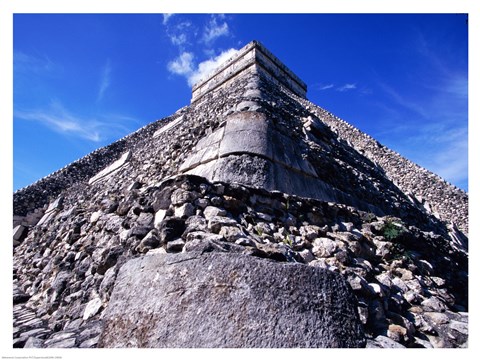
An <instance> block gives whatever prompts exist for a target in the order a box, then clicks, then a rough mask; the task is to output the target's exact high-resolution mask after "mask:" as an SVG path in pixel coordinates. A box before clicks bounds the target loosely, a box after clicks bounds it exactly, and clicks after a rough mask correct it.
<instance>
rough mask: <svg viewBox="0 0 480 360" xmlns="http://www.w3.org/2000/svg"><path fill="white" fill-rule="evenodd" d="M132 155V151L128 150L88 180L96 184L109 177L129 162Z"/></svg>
mask: <svg viewBox="0 0 480 360" xmlns="http://www.w3.org/2000/svg"><path fill="white" fill-rule="evenodd" d="M130 156H131V152H130V151H127V152H126V153H124V154H123V155H122V156H121V157H120V158H119V159H118V160H116V161H114V162H113V163H112V164H110V165H109V166H107V167H106V168H105V169H103V170H102V171H100V172H99V173H98V174H97V175H95V176H93V177H92V178H90V180H88V183H89V184H90V185H91V184H95V183H96V182H98V181H100V180H103V179H104V178H107V177H108V176H109V175H112V173H114V172H115V171H117V170H118V169H120V168H121V167H122V166H123V165H125V164H126V163H127V161H128V160H130Z"/></svg>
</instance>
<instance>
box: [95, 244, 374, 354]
mask: <svg viewBox="0 0 480 360" xmlns="http://www.w3.org/2000/svg"><path fill="white" fill-rule="evenodd" d="M127 284H128V286H127ZM99 345H100V346H102V347H363V346H365V339H364V335H363V333H362V330H361V326H360V322H359V319H358V316H357V314H356V308H355V304H354V300H353V297H352V293H351V290H350V288H349V287H348V285H347V284H346V283H345V281H344V280H343V279H342V278H341V277H340V276H338V275H337V274H334V273H332V272H329V271H325V270H321V269H316V268H312V267H307V266H304V265H299V264H280V263H275V262H272V261H268V260H264V259H258V258H255V257H251V256H246V255H243V256H239V255H235V256H232V255H230V254H221V253H210V254H203V255H200V254H199V253H184V254H175V255H170V254H167V255H155V256H144V257H142V258H139V259H135V260H131V261H129V262H128V263H126V264H125V265H124V267H123V268H122V269H121V270H120V273H119V275H118V280H117V282H116V285H115V289H114V291H113V294H112V297H111V299H110V302H109V305H108V308H107V310H106V313H105V315H104V328H103V331H102V334H101V336H100V341H99Z"/></svg>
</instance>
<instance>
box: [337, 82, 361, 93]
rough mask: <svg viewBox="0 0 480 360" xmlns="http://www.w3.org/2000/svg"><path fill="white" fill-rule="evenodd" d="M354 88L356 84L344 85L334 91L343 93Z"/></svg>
mask: <svg viewBox="0 0 480 360" xmlns="http://www.w3.org/2000/svg"><path fill="white" fill-rule="evenodd" d="M356 88H357V84H345V85H341V86H338V87H337V88H335V90H337V91H340V92H344V91H349V90H354V89H356Z"/></svg>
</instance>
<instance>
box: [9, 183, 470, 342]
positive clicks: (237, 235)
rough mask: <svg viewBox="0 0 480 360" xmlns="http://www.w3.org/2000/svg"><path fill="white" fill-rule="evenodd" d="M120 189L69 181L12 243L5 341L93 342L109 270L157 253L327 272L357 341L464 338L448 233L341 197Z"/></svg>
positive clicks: (233, 188) (462, 262)
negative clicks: (345, 286)
mask: <svg viewBox="0 0 480 360" xmlns="http://www.w3.org/2000/svg"><path fill="white" fill-rule="evenodd" d="M117 180H118V179H117ZM119 186H120V188H118V189H112V188H109V187H103V188H102V191H95V192H93V191H91V188H87V187H85V188H83V189H80V188H77V189H75V190H74V191H72V192H71V193H70V194H67V195H66V196H65V200H64V201H63V202H60V201H56V202H54V203H52V206H51V208H52V211H53V214H54V216H52V217H51V218H49V219H48V220H47V221H46V222H45V223H44V224H43V225H41V226H37V227H35V229H34V230H33V231H30V232H29V234H28V236H27V238H26V239H25V240H24V241H23V242H22V243H21V244H20V245H19V246H18V247H17V248H16V249H15V256H14V271H13V275H14V288H15V293H14V319H15V320H14V346H15V347H23V346H35V347H96V346H97V344H98V341H99V338H100V336H101V334H102V331H103V329H104V323H103V321H104V319H105V314H106V313H105V311H107V309H108V306H109V301H110V298H111V295H112V291H113V289H114V288H115V286H116V281H117V277H118V273H119V270H120V268H122V266H123V265H124V264H127V263H128V261H129V260H130V259H132V258H138V257H141V256H145V255H144V254H146V256H157V255H155V254H159V253H160V254H161V253H165V252H166V253H169V254H172V255H174V254H177V253H179V252H181V253H187V254H192V253H195V254H199V253H210V252H221V253H224V254H230V255H231V256H234V257H239V256H238V255H239V254H244V255H248V256H253V257H256V258H260V259H270V260H272V261H277V262H280V263H296V264H298V265H301V266H313V267H320V268H322V269H325V270H328V271H333V272H336V273H338V274H341V275H342V276H343V277H344V279H345V280H346V281H347V282H348V283H349V286H350V288H351V289H352V291H353V294H354V296H355V298H356V301H357V304H356V307H357V311H358V314H359V321H360V322H361V324H362V327H363V331H364V332H365V334H366V336H367V340H368V346H372V347H402V346H407V347H458V346H465V345H466V341H467V322H468V314H467V313H465V311H468V275H467V269H468V265H467V259H466V255H465V253H463V252H461V251H458V250H456V249H455V248H454V247H452V246H451V245H450V241H449V240H448V239H447V238H444V237H442V236H439V235H436V234H433V233H431V232H425V231H421V230H420V229H418V228H416V227H415V226H412V225H411V224H408V223H407V222H403V221H402V220H400V219H398V218H392V217H377V216H375V215H373V214H371V213H366V212H361V211H358V210H357V209H355V208H353V207H348V206H345V205H340V204H333V203H327V202H322V201H318V200H313V199H305V198H300V197H297V196H292V195H288V194H282V193H280V192H268V191H266V190H262V189H255V188H248V187H245V186H241V185H235V184H228V183H219V182H217V183H210V182H208V181H207V180H206V179H203V178H199V177H194V176H180V177H176V178H172V179H170V180H167V181H164V182H163V183H161V184H159V185H157V186H153V185H151V186H140V187H138V188H131V187H130V185H129V183H128V182H126V181H123V182H121V185H119ZM68 198H71V199H76V200H77V201H76V202H72V201H69V199H68ZM82 199H83V200H82ZM87 199H88V201H87ZM54 204H55V206H53V205H54ZM179 259H181V257H179ZM302 264H303V265H302ZM152 276H153V274H152ZM165 281H168V280H165ZM290 281H291V282H293V283H294V282H295V281H296V279H295V278H294V277H293V278H291V279H290ZM119 284H120V285H119V286H123V285H122V284H121V283H119ZM168 286H173V287H175V286H180V284H179V283H178V282H174V283H171V284H169V285H168ZM292 286H294V285H292ZM123 287H124V286H123ZM181 294H182V292H181V291H179V292H178V293H177V295H175V293H172V295H171V296H181ZM130 296H133V297H135V296H137V294H135V293H130ZM178 299H181V297H179V298H178ZM172 304H180V302H175V301H174V302H173V303H172ZM184 304H185V303H184ZM185 305H186V304H185ZM171 310H172V311H175V310H174V308H171ZM305 316H307V317H308V316H309V315H308V312H307V313H305ZM291 328H292V331H294V330H293V329H295V324H292V325H291ZM127 330H128V329H126V331H127ZM130 330H131V331H135V329H134V327H132V328H131V329H130ZM130 330H128V331H130ZM310 330H311V329H309V331H310ZM319 331H320V330H319ZM112 336H113V335H112ZM145 336H147V337H148V336H152V334H151V333H149V332H147V333H145ZM178 336H181V335H180V334H179V335H178ZM245 336H247V337H248V335H247V334H245ZM265 336H266V335H265ZM171 341H183V340H181V339H175V337H173V338H172V340H171ZM265 341H267V340H265ZM204 345H205V346H208V344H204Z"/></svg>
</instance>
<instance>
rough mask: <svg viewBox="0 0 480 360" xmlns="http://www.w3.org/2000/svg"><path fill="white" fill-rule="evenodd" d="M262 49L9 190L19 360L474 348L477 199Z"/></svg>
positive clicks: (252, 47)
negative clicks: (332, 109)
mask: <svg viewBox="0 0 480 360" xmlns="http://www.w3.org/2000/svg"><path fill="white" fill-rule="evenodd" d="M306 94H307V86H306V84H305V83H304V82H303V81H302V80H300V79H299V78H298V77H297V76H296V75H295V74H294V73H293V72H292V71H291V70H290V69H288V68H287V67H286V66H285V65H284V64H283V63H282V62H281V61H280V60H279V59H277V58H276V57H275V56H274V55H273V54H272V53H271V52H270V51H268V50H267V49H266V48H265V47H264V46H263V45H262V44H260V43H259V42H257V41H253V42H251V43H249V44H247V45H246V46H245V47H243V48H242V49H240V50H239V51H238V52H237V53H236V55H235V56H233V57H232V58H231V59H229V60H228V61H227V62H226V63H225V64H223V65H222V66H220V67H219V68H218V69H216V70H215V71H214V72H213V73H212V74H211V75H210V76H209V77H208V78H206V79H204V80H202V81H201V82H199V83H198V84H196V85H195V86H194V87H193V88H192V100H191V104H190V105H188V106H185V107H183V108H181V109H179V110H178V111H177V112H176V113H175V114H173V115H171V116H169V117H167V118H165V119H161V120H158V121H155V122H153V123H151V124H149V125H147V126H145V127H143V128H141V129H139V130H138V131H136V132H135V133H133V134H130V135H128V136H126V137H125V138H123V139H120V140H118V141H116V142H114V143H113V144H111V145H109V146H106V147H104V148H101V149H98V150H97V151H95V152H93V153H91V154H89V155H87V156H86V157H84V158H82V159H79V160H78V161H76V162H74V163H72V164H70V165H68V166H66V167H65V168H63V169H61V170H59V171H57V172H55V173H53V174H51V175H49V176H47V177H46V178H44V179H42V180H40V181H38V182H37V183H35V184H32V185H30V186H28V187H26V188H24V189H21V190H19V191H17V192H15V193H14V197H13V212H14V224H13V227H14V231H13V263H14V267H13V304H14V305H13V347H27V348H28V347H39V348H65V347H77V348H94V347H156V348H164V347H230V348H231V347H269V348H271V347H275V348H277V347H380V348H385V347H467V346H468V195H467V194H466V193H465V192H463V191H462V190H460V189H458V188H456V187H454V186H452V185H450V184H448V183H446V182H445V181H444V180H442V179H441V178H440V177H438V176H437V175H435V174H433V173H431V172H429V171H428V170H426V169H423V168H421V167H419V166H417V165H416V164H414V163H412V162H410V161H408V160H407V159H405V158H403V157H402V156H400V155H399V154H397V153H395V152H393V151H391V150H390V149H388V148H386V147H385V146H383V145H381V144H380V143H379V142H377V141H376V140H374V139H373V138H371V137H370V136H368V135H366V134H364V133H362V132H361V131H359V130H358V129H356V128H354V127H353V126H351V125H349V124H348V123H346V122H345V121H343V120H341V119H339V118H338V117H336V116H334V115H333V114H331V113H329V112H328V111H326V110H324V109H322V108H320V107H319V106H317V105H315V104H313V103H311V102H309V101H308V100H307V98H306Z"/></svg>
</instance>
